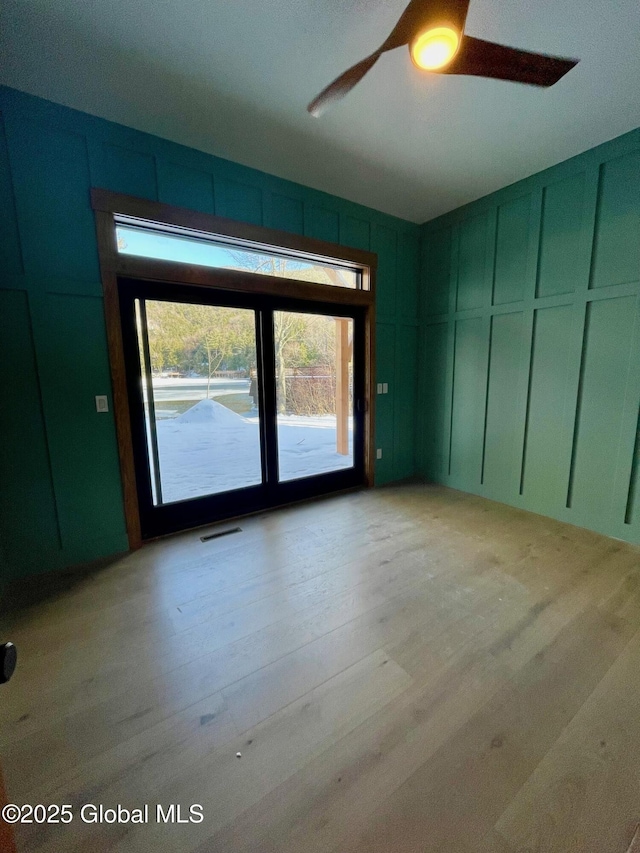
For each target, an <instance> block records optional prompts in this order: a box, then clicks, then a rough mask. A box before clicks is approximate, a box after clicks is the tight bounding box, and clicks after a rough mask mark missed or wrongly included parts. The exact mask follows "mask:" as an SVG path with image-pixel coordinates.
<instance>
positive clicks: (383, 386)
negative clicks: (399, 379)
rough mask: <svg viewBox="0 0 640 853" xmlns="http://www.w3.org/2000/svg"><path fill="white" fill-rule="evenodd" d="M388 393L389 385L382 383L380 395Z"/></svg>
mask: <svg viewBox="0 0 640 853" xmlns="http://www.w3.org/2000/svg"><path fill="white" fill-rule="evenodd" d="M388 391H389V383H388V382H383V383H382V393H383V394H387V393H388Z"/></svg>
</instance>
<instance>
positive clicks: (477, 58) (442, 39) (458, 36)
mask: <svg viewBox="0 0 640 853" xmlns="http://www.w3.org/2000/svg"><path fill="white" fill-rule="evenodd" d="M469 2H470V0H410V2H409V5H408V6H407V8H406V9H405V10H404V12H403V13H402V15H401V16H400V20H399V21H398V23H397V24H396V25H395V27H394V28H393V30H392V31H391V34H390V35H389V36H388V37H387V39H386V41H384V42H383V44H382V45H381V46H380V47H379V48H378V49H377V50H376V51H374V53H372V54H371V55H370V56H367V58H366V59H363V60H362V61H361V62H358V63H357V64H356V65H353V66H352V67H351V68H349V69H348V70H347V71H345V72H344V74H341V75H340V76H339V77H338V78H336V79H335V80H334V81H333V83H330V84H329V85H328V86H327V87H326V89H323V90H322V92H320V94H319V95H318V96H317V98H314V100H313V101H311V103H310V104H309V106H308V107H307V109H308V111H309V112H310V113H311V115H313V116H319V115H320V114H321V113H323V112H324V111H325V110H326V108H327V107H328V106H330V105H331V104H332V103H334V102H335V101H339V100H340V99H341V98H344V96H345V95H346V94H347V93H348V92H350V91H351V89H353V87H354V86H355V85H356V83H359V82H360V80H362V78H363V77H364V75H365V74H366V73H367V71H369V70H370V69H371V68H373V66H374V65H375V64H376V62H377V61H378V59H380V57H381V56H382V54H383V53H386V52H387V51H388V50H395V49H396V48H397V47H402V46H403V45H405V44H406V45H408V47H409V53H410V54H411V59H412V60H413V63H414V65H416V66H417V67H418V68H422V69H425V70H427V71H436V72H438V73H439V74H470V75H473V76H474V77H494V78H497V79H499V80H509V81H512V82H514V83H528V84H529V85H531V86H553V84H554V83H557V82H558V80H560V78H561V77H564V75H565V74H566V73H567V71H571V69H572V68H573V67H574V66H575V65H577V64H578V61H579V60H577V59H562V58H561V57H557V56H546V55H545V54H542V53H530V52H529V51H527V50H518V49H517V48H515V47H505V46H504V45H501V44H494V43H493V42H490V41H484V40H483V39H477V38H474V37H473V36H468V35H466V33H465V32H464V25H465V21H466V18H467V11H468V9H469Z"/></svg>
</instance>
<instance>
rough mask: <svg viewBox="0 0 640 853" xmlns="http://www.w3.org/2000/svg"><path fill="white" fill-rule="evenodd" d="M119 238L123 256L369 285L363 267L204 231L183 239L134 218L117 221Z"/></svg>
mask: <svg viewBox="0 0 640 853" xmlns="http://www.w3.org/2000/svg"><path fill="white" fill-rule="evenodd" d="M116 237H117V246H118V252H119V253H120V254H122V255H137V256H138V257H145V258H156V259H158V260H165V261H177V262H178V263H184V264H192V265H194V264H195V265H196V266H204V267H213V268H217V269H224V270H238V271H241V272H250V273H258V274H259V275H268V276H275V277H277V278H288V279H295V280H297V281H305V282H310V283H313V284H326V285H329V286H332V287H346V288H350V289H351V290H362V289H363V288H364V286H365V277H364V276H363V274H362V268H358V267H355V266H349V265H348V264H347V263H344V264H342V263H340V262H336V261H335V260H333V259H331V258H320V257H315V256H308V255H303V254H298V253H294V252H291V253H288V252H286V251H284V250H281V249H274V247H271V246H261V245H260V244H247V243H246V242H243V241H240V240H238V241H236V240H231V239H230V238H227V237H225V238H220V237H218V236H216V235H208V234H203V233H200V232H196V233H193V232H191V233H186V234H185V233H183V234H179V233H175V232H174V231H168V230H160V229H159V228H157V227H156V228H154V227H153V224H152V223H150V224H149V226H146V224H145V225H141V224H136V222H135V220H133V221H131V220H129V219H126V220H125V219H123V220H120V219H118V220H116Z"/></svg>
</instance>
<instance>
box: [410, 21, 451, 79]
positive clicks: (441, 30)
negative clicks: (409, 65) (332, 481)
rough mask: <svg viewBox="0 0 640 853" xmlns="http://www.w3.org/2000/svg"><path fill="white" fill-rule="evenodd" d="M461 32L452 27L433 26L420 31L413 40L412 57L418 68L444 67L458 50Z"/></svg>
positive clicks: (434, 69) (432, 69)
mask: <svg viewBox="0 0 640 853" xmlns="http://www.w3.org/2000/svg"><path fill="white" fill-rule="evenodd" d="M459 47H460V33H458V32H456V30H454V29H453V28H452V27H433V28H432V29H430V30H426V31H425V32H422V33H418V35H417V36H416V37H415V39H414V40H413V41H412V42H411V59H412V60H413V62H414V64H415V65H417V66H418V68H424V69H426V70H427V71H436V70H437V69H438V68H444V66H445V65H447V64H448V63H449V62H451V60H452V59H453V57H454V56H455V55H456V53H457V52H458V48H459Z"/></svg>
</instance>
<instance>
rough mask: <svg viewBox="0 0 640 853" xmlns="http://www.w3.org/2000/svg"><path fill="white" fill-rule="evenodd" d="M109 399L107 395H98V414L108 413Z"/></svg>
mask: <svg viewBox="0 0 640 853" xmlns="http://www.w3.org/2000/svg"><path fill="white" fill-rule="evenodd" d="M108 411H109V399H108V397H107V395H106V394H98V395H96V412H108Z"/></svg>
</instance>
